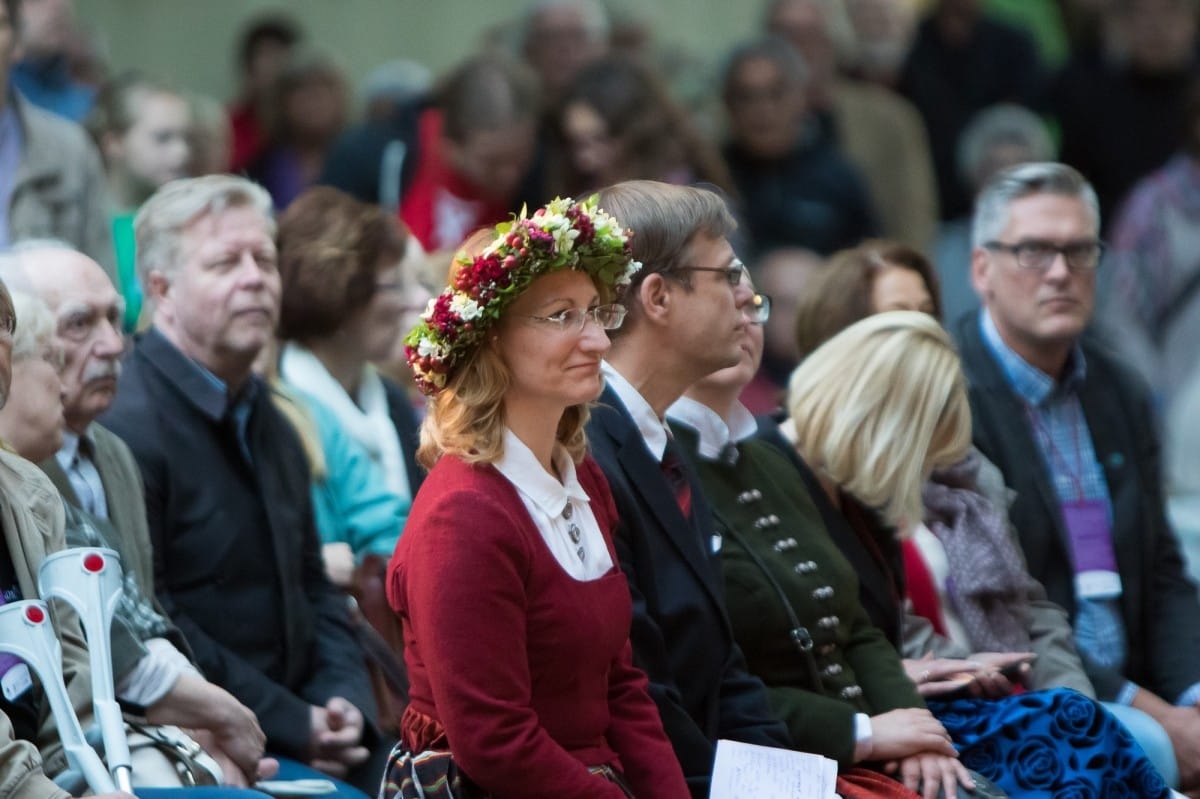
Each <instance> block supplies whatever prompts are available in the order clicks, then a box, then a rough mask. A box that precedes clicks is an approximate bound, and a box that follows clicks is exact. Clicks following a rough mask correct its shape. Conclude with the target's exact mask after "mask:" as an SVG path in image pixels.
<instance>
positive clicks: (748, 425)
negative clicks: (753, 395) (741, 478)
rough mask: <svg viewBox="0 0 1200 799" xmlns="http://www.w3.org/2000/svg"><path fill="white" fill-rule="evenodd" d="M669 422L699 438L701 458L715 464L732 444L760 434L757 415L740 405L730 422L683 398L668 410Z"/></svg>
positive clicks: (732, 414)
mask: <svg viewBox="0 0 1200 799" xmlns="http://www.w3.org/2000/svg"><path fill="white" fill-rule="evenodd" d="M667 418H669V419H674V420H675V421H677V422H682V423H683V424H685V425H687V426H688V427H690V428H692V429H693V430H695V431H696V432H697V433H699V435H700V444H699V447H698V449H699V451H700V457H701V458H704V459H705V460H710V461H714V460H717V459H718V458H720V457H721V453H722V451H723V450H724V449H725V448H726V447H728V446H729V445H730V444H738V443H740V442H742V441H745V440H746V439H748V438H753V437H754V434H755V433H757V432H758V422H756V421H755V420H754V414H752V413H750V410H749V409H748V408H747V407H746V406H745V405H743V404H742V403H740V402H735V403H734V405H733V410H732V411H731V413H730V415H729V419H728V420H726V419H722V418H721V416H720V414H718V413H717V412H716V411H714V410H713V409H712V408H710V407H708V406H707V405H705V404H703V403H701V402H697V401H696V400H694V399H692V398H691V397H680V398H679V399H677V400H675V402H674V404H672V405H671V407H670V408H667Z"/></svg>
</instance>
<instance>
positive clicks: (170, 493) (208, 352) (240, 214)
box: [101, 176, 391, 791]
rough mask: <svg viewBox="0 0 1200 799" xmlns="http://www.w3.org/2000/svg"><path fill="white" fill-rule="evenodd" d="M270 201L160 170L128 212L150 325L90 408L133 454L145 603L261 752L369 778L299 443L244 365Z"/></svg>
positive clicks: (264, 315) (265, 316) (262, 297)
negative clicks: (149, 566)
mask: <svg viewBox="0 0 1200 799" xmlns="http://www.w3.org/2000/svg"><path fill="white" fill-rule="evenodd" d="M270 211H271V204H270V198H269V197H268V195H267V194H266V192H265V191H264V190H263V189H262V188H260V187H258V186H256V185H254V184H253V183H250V182H249V181H246V180H243V179H241V178H234V177H229V176H209V177H204V178H191V179H186V180H179V181H174V182H172V183H170V184H168V185H167V186H164V187H163V188H162V189H160V190H159V191H158V192H157V193H156V194H155V195H154V196H153V197H151V199H150V200H149V201H147V203H146V204H145V205H144V206H143V207H142V210H141V212H139V214H138V218H137V220H136V221H135V230H136V232H137V244H138V267H139V272H140V274H141V278H142V284H143V285H144V286H145V287H146V291H147V298H148V299H149V300H150V301H151V302H152V303H153V314H154V325H153V327H152V328H150V329H149V330H147V331H146V332H145V333H144V334H142V335H141V336H140V337H139V338H138V340H137V342H136V344H135V346H134V347H133V350H132V351H131V353H130V354H129V356H128V357H127V359H126V361H125V364H124V368H123V371H122V374H121V377H120V379H119V380H118V383H117V392H116V398H115V400H113V401H112V405H111V407H110V408H109V410H108V411H107V412H106V413H105V414H104V416H103V417H102V420H101V421H102V422H103V423H104V424H105V426H106V427H108V428H109V429H111V430H112V431H113V432H115V433H116V434H117V435H119V436H120V437H121V438H123V439H124V440H125V443H126V444H128V445H129V448H130V449H131V450H132V451H133V455H134V458H135V459H136V461H137V464H138V467H139V470H140V473H141V477H142V481H143V483H144V485H145V504H146V518H147V521H148V524H149V534H150V541H151V544H152V547H153V551H154V577H155V585H156V586H157V589H158V598H159V601H160V602H161V603H162V605H163V607H164V608H165V609H166V610H167V612H168V613H169V614H170V615H171V618H172V619H173V621H174V622H175V623H176V624H177V625H178V626H179V628H180V630H181V631H182V632H183V633H184V635H185V636H186V638H187V640H188V643H189V644H190V645H191V647H192V650H193V651H194V652H195V655H196V661H197V663H198V665H199V666H200V667H201V669H202V671H204V673H206V674H209V675H211V676H212V677H213V678H214V680H215V681H216V682H217V684H218V685H220V686H221V687H223V688H225V689H226V690H228V691H229V692H230V693H232V694H233V695H234V696H235V697H237V698H238V700H239V701H241V702H243V703H244V704H245V705H247V706H248V707H249V708H250V709H251V710H252V711H254V713H255V715H256V716H257V717H258V721H259V723H260V724H261V725H262V728H263V730H264V731H265V732H266V736H267V748H268V749H269V750H270V751H271V752H274V753H278V754H280V755H282V756H284V757H288V758H292V759H296V760H300V761H302V762H305V763H308V764H310V765H311V766H312V767H314V768H317V769H319V770H321V771H324V772H326V773H329V774H331V775H334V776H339V777H340V776H345V777H346V778H347V779H348V781H350V782H351V783H353V784H354V785H356V786H357V787H359V788H360V789H362V790H367V791H374V790H375V789H376V788H377V787H378V781H379V775H380V774H381V773H382V771H383V763H384V761H385V760H386V756H387V752H388V749H389V748H390V745H391V742H390V741H387V740H384V739H382V738H381V737H380V735H379V734H378V732H377V728H376V726H375V724H374V714H375V707H374V701H373V699H372V695H371V686H370V683H369V681H368V679H367V674H366V670H365V667H364V663H363V657H362V650H361V649H360V648H359V644H358V642H357V641H356V639H355V636H354V633H353V631H352V629H351V627H350V620H349V617H348V615H347V609H346V605H345V601H344V599H343V598H342V596H341V594H340V592H338V591H337V590H336V589H335V588H334V587H333V586H332V585H331V584H330V583H329V582H328V580H327V579H326V578H325V574H324V570H323V568H322V564H321V555H320V548H319V542H318V539H317V535H316V531H315V528H314V526H313V512H312V505H311V503H310V501H309V498H308V494H309V480H308V472H307V470H306V468H305V461H304V455H303V451H302V449H301V447H300V444H299V442H298V440H297V439H296V436H295V433H294V432H293V431H292V429H291V428H290V427H289V426H288V424H287V422H286V421H285V420H284V419H283V417H281V416H280V415H279V413H278V412H277V411H276V410H275V409H274V407H273V405H272V404H271V401H270V397H269V394H268V390H267V388H266V387H265V386H264V385H263V383H262V381H261V380H260V379H259V378H257V377H255V376H254V375H253V374H252V367H253V363H254V360H255V358H256V357H257V356H258V354H259V351H260V350H261V349H262V348H263V346H265V345H266V344H267V342H268V341H269V340H270V338H271V334H272V332H273V330H274V327H275V323H276V319H277V318H278V314H279V293H280V286H279V273H278V269H277V267H276V249H275V243H274V240H273V234H274V221H273V220H272V218H271V212H270ZM247 608H253V609H254V612H253V613H247V611H246V609H247ZM230 619H237V620H238V623H237V624H231V623H230Z"/></svg>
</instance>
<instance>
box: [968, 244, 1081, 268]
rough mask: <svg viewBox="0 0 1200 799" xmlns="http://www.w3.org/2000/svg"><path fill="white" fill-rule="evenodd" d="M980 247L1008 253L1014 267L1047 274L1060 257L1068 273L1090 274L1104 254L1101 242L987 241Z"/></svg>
mask: <svg viewBox="0 0 1200 799" xmlns="http://www.w3.org/2000/svg"><path fill="white" fill-rule="evenodd" d="M983 246H984V247H985V248H986V249H989V250H995V251H997V252H1006V253H1008V254H1009V255H1011V256H1013V258H1014V259H1015V260H1016V262H1017V266H1019V267H1021V268H1022V269H1028V270H1029V271H1031V272H1045V271H1047V270H1048V269H1049V268H1050V267H1051V266H1052V265H1053V264H1054V259H1055V258H1057V257H1058V256H1060V255H1061V256H1062V257H1063V258H1064V259H1065V260H1066V262H1067V268H1069V269H1070V270H1071V271H1072V272H1092V271H1094V270H1095V269H1096V267H1097V266H1099V265H1100V256H1101V255H1103V254H1104V242H1102V241H1074V242H1071V243H1070V244H1062V245H1059V244H1054V243H1052V242H1049V241H1020V242H1017V243H1016V244H1006V243H1005V242H1002V241H989V242H985V243H984V245H983Z"/></svg>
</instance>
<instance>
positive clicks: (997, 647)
mask: <svg viewBox="0 0 1200 799" xmlns="http://www.w3.org/2000/svg"><path fill="white" fill-rule="evenodd" d="M980 465H981V464H980V459H979V455H978V454H977V453H975V452H972V453H970V454H969V455H968V456H967V457H966V458H965V459H963V460H962V461H960V462H959V463H957V464H955V465H953V466H950V467H948V468H945V469H941V470H939V471H936V472H934V473H933V476H932V477H931V478H930V480H929V481H928V482H927V483H925V486H924V487H923V488H922V490H921V501H922V503H923V504H924V506H925V524H926V525H927V526H928V527H929V529H930V531H932V532H933V534H934V535H935V536H937V538H938V540H939V541H941V543H942V546H943V547H945V549H946V560H947V561H948V562H949V563H950V571H951V577H950V579H949V580H948V583H949V585H947V592H946V593H947V595H948V597H949V599H950V602H951V604H952V605H953V606H954V610H955V612H957V613H958V615H959V617H960V618H961V619H962V622H963V626H964V627H965V628H966V629H967V630H968V632H969V634H970V636H971V646H972V648H973V649H974V650H975V651H979V652H1026V651H1028V650H1029V648H1030V639H1029V620H1030V615H1029V614H1030V611H1029V599H1028V597H1029V592H1030V590H1031V589H1033V588H1034V587H1035V586H1036V583H1035V582H1034V581H1033V578H1032V577H1030V576H1029V573H1028V571H1026V569H1025V561H1024V559H1023V558H1022V556H1021V553H1020V551H1019V550H1018V549H1017V545H1016V543H1015V542H1014V541H1013V539H1012V537H1011V536H1010V535H1009V532H1008V516H1007V513H1006V509H1004V508H998V507H996V506H995V505H994V504H992V503H991V502H990V501H988V499H987V498H986V497H984V496H983V495H982V494H980V493H979V491H978V489H977V485H976V480H977V478H978V476H979V469H980Z"/></svg>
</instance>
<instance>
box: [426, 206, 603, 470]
mask: <svg viewBox="0 0 1200 799" xmlns="http://www.w3.org/2000/svg"><path fill="white" fill-rule="evenodd" d="M494 236H495V232H494V231H493V230H490V229H485V230H479V231H476V232H475V233H473V234H472V235H471V236H470V238H468V239H467V240H466V241H465V242H463V245H462V248H461V249H460V251H459V255H458V256H456V257H455V259H454V263H453V264H452V265H451V267H450V276H449V282H450V284H451V285H453V283H454V276H455V274H456V273H457V272H458V270H459V269H460V268H462V266H463V265H464V264H463V260H464V258H463V257H462V256H464V255H465V256H467V258H466V259H465V260H466V261H467V263H470V257H473V256H475V255H477V254H478V253H480V252H482V251H483V250H484V248H486V247H487V246H488V245H489V244H491V242H492V239H493V238H494ZM598 288H601V289H602V287H598ZM600 293H601V296H602V297H605V296H606V293H605V291H603V290H601V292H600ZM605 301H607V299H605ZM510 380H511V376H510V375H509V372H508V367H506V366H505V365H504V361H503V360H502V359H501V358H500V353H499V352H497V350H496V349H495V347H493V346H491V342H490V341H488V342H484V344H483V345H482V346H480V347H478V348H477V349H476V350H475V352H474V353H473V354H472V355H471V357H470V359H469V360H467V361H465V362H464V363H463V364H462V365H461V366H460V367H458V368H457V370H456V371H455V374H454V376H453V377H452V378H451V379H450V382H449V383H447V384H446V387H445V388H444V389H442V390H441V391H439V392H438V393H437V394H436V395H434V396H433V397H432V398H430V400H429V404H428V406H427V408H426V412H425V420H424V421H423V422H422V423H421V443H420V445H419V446H418V447H417V461H418V462H419V463H420V464H421V465H422V466H424V467H425V468H426V469H432V468H433V465H434V464H435V463H437V460H438V458H440V457H441V456H442V455H445V454H447V453H449V454H451V455H455V456H457V457H458V458H461V459H462V460H463V461H464V462H466V463H495V462H496V461H498V460H500V458H501V457H503V455H504V425H505V419H504V395H505V393H506V392H507V391H508V386H509V383H510ZM588 416H589V411H588V406H587V405H586V404H584V405H572V406H571V407H569V408H567V409H566V411H564V412H563V415H562V418H560V419H559V421H558V431H557V433H556V434H555V439H556V440H557V441H558V443H560V444H562V445H563V446H564V447H565V448H566V450H567V452H569V453H570V455H571V457H572V458H573V459H574V460H575V462H576V463H579V462H580V461H581V460H583V456H584V455H585V454H586V453H587V438H586V436H585V435H584V432H583V428H584V426H585V425H586V424H587V420H588Z"/></svg>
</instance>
